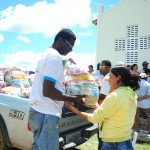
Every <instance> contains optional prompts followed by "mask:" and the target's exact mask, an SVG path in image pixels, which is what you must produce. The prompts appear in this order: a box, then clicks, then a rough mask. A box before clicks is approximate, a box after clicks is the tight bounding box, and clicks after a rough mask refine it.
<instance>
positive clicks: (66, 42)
mask: <svg viewBox="0 0 150 150" xmlns="http://www.w3.org/2000/svg"><path fill="white" fill-rule="evenodd" d="M65 42H66V43H67V44H68V45H69V47H70V48H71V49H72V48H73V46H72V45H71V44H70V43H69V42H68V41H67V40H66V39H65Z"/></svg>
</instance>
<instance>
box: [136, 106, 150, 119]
mask: <svg viewBox="0 0 150 150" xmlns="http://www.w3.org/2000/svg"><path fill="white" fill-rule="evenodd" d="M136 114H137V115H139V116H140V117H145V116H146V117H149V118H150V108H147V109H145V108H137V112H136Z"/></svg>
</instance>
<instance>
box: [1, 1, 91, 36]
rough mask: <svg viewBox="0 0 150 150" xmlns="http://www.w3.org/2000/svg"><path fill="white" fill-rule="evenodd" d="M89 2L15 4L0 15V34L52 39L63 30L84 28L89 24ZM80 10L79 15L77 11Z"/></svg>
mask: <svg viewBox="0 0 150 150" xmlns="http://www.w3.org/2000/svg"><path fill="white" fill-rule="evenodd" d="M90 2H91V1H90V0H74V1H72V0H63V1H62V0H55V2H54V3H47V1H42V2H37V3H35V4H34V5H32V6H25V5H22V4H18V5H16V6H15V7H8V8H7V9H5V10H3V11H1V12H0V18H1V19H0V30H3V31H13V32H18V33H21V34H30V33H44V34H45V36H52V35H53V34H55V33H56V32H57V31H58V30H60V29H61V28H63V27H70V28H73V27H76V26H80V27H81V28H86V27H88V26H89V24H91V8H90ZM79 10H80V11H79Z"/></svg>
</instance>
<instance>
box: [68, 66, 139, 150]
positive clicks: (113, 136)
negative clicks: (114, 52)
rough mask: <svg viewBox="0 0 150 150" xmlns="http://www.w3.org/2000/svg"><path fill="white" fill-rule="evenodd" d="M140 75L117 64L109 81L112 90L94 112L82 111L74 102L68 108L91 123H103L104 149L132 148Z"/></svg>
mask: <svg viewBox="0 0 150 150" xmlns="http://www.w3.org/2000/svg"><path fill="white" fill-rule="evenodd" d="M138 80H139V78H138V77H137V76H133V75H131V74H130V72H129V71H128V70H127V69H126V68H125V67H114V68H112V69H111V71H110V78H109V80H108V82H109V84H110V88H111V90H112V92H111V93H109V94H108V95H107V97H106V98H105V100H104V101H103V103H102V104H101V105H100V106H99V105H98V104H97V105H96V106H95V107H96V110H95V111H94V112H93V113H86V112H81V111H79V110H78V109H77V108H75V107H74V106H73V105H72V104H70V103H67V104H66V107H67V108H68V109H70V110H71V111H73V112H74V113H76V114H77V115H80V116H81V117H83V118H84V119H87V120H88V121H90V122H92V123H99V124H100V129H99V131H100V138H101V139H102V147H101V148H100V149H101V150H132V149H133V147H132V143H131V132H132V126H133V123H134V118H135V113H136V108H137V95H136V93H135V92H134V90H136V89H138V88H139V84H138Z"/></svg>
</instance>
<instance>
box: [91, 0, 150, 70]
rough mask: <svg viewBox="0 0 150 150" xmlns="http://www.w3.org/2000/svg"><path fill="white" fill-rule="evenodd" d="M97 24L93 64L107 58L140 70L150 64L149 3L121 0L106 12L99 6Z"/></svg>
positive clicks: (145, 1) (136, 0)
mask: <svg viewBox="0 0 150 150" xmlns="http://www.w3.org/2000/svg"><path fill="white" fill-rule="evenodd" d="M93 23H95V22H94V21H93ZM96 23H97V33H98V34H97V58H96V64H97V63H98V62H100V61H102V60H104V59H108V60H110V61H111V62H112V64H113V65H115V63H116V62H117V61H123V62H124V63H125V64H126V65H128V64H129V65H132V64H133V63H136V64H138V66H139V69H141V67H142V62H143V61H148V62H149V63H150V0H123V1H121V2H120V3H118V4H117V5H116V6H114V7H112V8H111V9H109V10H107V11H103V7H102V6H100V7H99V12H98V19H97V22H96ZM149 67H150V65H149Z"/></svg>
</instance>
